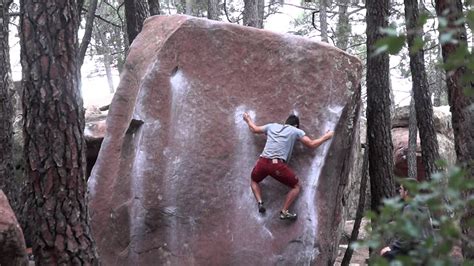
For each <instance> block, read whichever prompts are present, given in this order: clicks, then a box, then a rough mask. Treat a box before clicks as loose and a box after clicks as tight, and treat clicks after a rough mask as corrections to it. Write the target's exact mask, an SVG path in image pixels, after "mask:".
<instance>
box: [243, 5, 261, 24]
mask: <svg viewBox="0 0 474 266" xmlns="http://www.w3.org/2000/svg"><path fill="white" fill-rule="evenodd" d="M258 14H259V13H258V0H244V12H243V24H244V26H249V27H254V28H258V27H259V18H258Z"/></svg>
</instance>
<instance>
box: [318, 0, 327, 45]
mask: <svg viewBox="0 0 474 266" xmlns="http://www.w3.org/2000/svg"><path fill="white" fill-rule="evenodd" d="M326 8H327V3H326V0H319V23H320V26H321V41H323V42H329V38H328V15H327V12H326Z"/></svg>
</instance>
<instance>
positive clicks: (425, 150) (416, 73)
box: [404, 0, 439, 179]
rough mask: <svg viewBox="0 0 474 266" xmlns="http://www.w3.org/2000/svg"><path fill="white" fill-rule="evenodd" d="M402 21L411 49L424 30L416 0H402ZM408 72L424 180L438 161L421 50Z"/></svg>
mask: <svg viewBox="0 0 474 266" xmlns="http://www.w3.org/2000/svg"><path fill="white" fill-rule="evenodd" d="M404 3H405V21H406V25H407V32H408V35H407V41H408V47H409V48H410V49H412V48H413V46H414V45H415V38H416V37H417V36H423V29H422V28H420V27H417V23H418V19H419V11H418V0H404ZM410 70H411V77H412V81H413V85H412V90H413V96H414V99H415V109H416V121H417V124H418V130H419V131H420V140H421V155H422V156H421V157H422V160H423V166H424V167H425V178H427V179H430V178H431V175H432V174H433V173H435V172H436V171H438V170H439V169H437V166H436V161H437V160H439V147H438V139H437V138H436V130H435V127H434V119H433V116H434V115H433V106H432V104H431V94H430V91H429V84H428V78H427V76H426V70H425V55H424V52H423V49H420V50H419V51H416V53H413V52H410Z"/></svg>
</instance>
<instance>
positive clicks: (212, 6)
mask: <svg viewBox="0 0 474 266" xmlns="http://www.w3.org/2000/svg"><path fill="white" fill-rule="evenodd" d="M220 13H221V12H220V9H219V0H207V18H208V19H212V20H219V15H220Z"/></svg>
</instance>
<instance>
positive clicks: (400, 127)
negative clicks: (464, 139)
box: [392, 106, 456, 180]
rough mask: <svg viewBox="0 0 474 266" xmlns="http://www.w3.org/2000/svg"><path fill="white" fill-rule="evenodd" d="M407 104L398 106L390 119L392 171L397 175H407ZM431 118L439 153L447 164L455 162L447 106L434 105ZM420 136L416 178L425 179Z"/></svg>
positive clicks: (451, 129)
mask: <svg viewBox="0 0 474 266" xmlns="http://www.w3.org/2000/svg"><path fill="white" fill-rule="evenodd" d="M409 109H410V108H409V106H403V107H399V108H397V109H396V111H395V116H394V117H393V120H392V142H393V161H394V169H393V172H394V174H395V175H397V176H399V177H406V176H408V163H407V153H408V136H409V132H408V119H409V116H410V113H409V111H410V110H409ZM433 115H434V116H433V120H434V126H435V130H436V138H437V140H438V146H439V155H440V157H441V159H442V160H444V161H445V162H446V163H447V164H448V165H450V166H451V165H454V164H455V163H456V151H455V149H454V137H453V128H452V126H451V113H450V112H449V107H447V106H442V107H434V108H433ZM418 133H419V132H418ZM420 143H421V142H420V136H419V135H418V136H417V143H416V145H417V147H416V161H417V178H418V179H419V180H424V179H425V167H424V166H423V161H422V157H421V146H420Z"/></svg>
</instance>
